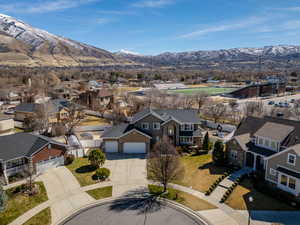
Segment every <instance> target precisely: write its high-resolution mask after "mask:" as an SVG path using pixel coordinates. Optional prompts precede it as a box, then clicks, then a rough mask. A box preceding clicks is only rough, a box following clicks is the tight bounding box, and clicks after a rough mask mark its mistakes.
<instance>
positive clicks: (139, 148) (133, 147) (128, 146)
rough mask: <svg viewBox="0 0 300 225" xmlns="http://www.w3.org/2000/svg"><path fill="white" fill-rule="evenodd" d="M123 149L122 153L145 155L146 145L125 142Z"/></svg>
mask: <svg viewBox="0 0 300 225" xmlns="http://www.w3.org/2000/svg"><path fill="white" fill-rule="evenodd" d="M123 149H124V153H131V154H132V153H146V143H143V142H126V143H124V148H123Z"/></svg>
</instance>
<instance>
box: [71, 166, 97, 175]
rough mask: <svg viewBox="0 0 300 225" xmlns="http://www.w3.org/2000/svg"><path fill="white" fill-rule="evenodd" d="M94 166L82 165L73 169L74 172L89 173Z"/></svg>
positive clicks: (93, 169)
mask: <svg viewBox="0 0 300 225" xmlns="http://www.w3.org/2000/svg"><path fill="white" fill-rule="evenodd" d="M95 170H96V168H95V167H94V166H92V165H84V166H82V167H79V168H77V169H76V170H75V172H76V173H89V172H93V171H95Z"/></svg>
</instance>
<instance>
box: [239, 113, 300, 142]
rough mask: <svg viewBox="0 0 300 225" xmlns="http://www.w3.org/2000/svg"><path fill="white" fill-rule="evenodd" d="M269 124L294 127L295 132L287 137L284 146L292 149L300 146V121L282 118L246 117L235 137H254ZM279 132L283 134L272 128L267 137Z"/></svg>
mask: <svg viewBox="0 0 300 225" xmlns="http://www.w3.org/2000/svg"><path fill="white" fill-rule="evenodd" d="M268 122H269V123H271V124H273V123H276V124H281V125H285V126H289V127H293V130H292V131H291V132H290V133H289V135H287V137H285V138H284V140H282V145H283V146H285V147H290V146H294V145H296V144H300V121H294V120H287V119H280V118H276V117H269V116H266V117H263V118H258V117H252V116H249V117H246V118H245V119H244V120H243V121H242V122H241V123H240V124H239V126H238V127H237V129H236V131H235V133H234V136H240V135H243V134H249V137H252V136H253V135H254V134H255V133H256V132H257V131H258V130H259V129H260V128H262V127H263V126H264V125H265V124H266V123H268ZM288 129H290V128H288ZM288 129H287V130H288ZM277 132H281V131H279V130H276V131H275V130H274V128H271V130H267V132H266V134H265V135H267V134H268V133H277ZM285 132H287V131H285ZM269 135H276V134H269Z"/></svg>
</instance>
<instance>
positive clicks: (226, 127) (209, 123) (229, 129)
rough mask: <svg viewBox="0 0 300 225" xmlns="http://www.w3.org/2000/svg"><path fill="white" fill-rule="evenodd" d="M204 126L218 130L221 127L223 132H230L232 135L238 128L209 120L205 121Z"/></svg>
mask: <svg viewBox="0 0 300 225" xmlns="http://www.w3.org/2000/svg"><path fill="white" fill-rule="evenodd" d="M203 125H204V126H206V127H208V128H212V129H217V128H218V127H219V126H221V127H222V131H225V132H229V133H231V132H232V131H234V130H235V129H236V126H233V125H230V124H222V123H215V122H213V121H209V120H204V121H203Z"/></svg>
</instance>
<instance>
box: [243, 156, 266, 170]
mask: <svg viewBox="0 0 300 225" xmlns="http://www.w3.org/2000/svg"><path fill="white" fill-rule="evenodd" d="M244 165H245V166H246V167H249V168H251V169H253V170H254V171H262V170H265V168H266V161H265V156H263V155H260V154H258V153H254V152H250V151H247V152H246V153H245V162H244Z"/></svg>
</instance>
